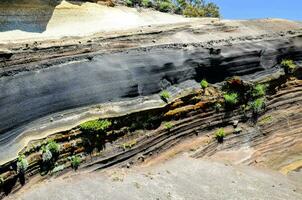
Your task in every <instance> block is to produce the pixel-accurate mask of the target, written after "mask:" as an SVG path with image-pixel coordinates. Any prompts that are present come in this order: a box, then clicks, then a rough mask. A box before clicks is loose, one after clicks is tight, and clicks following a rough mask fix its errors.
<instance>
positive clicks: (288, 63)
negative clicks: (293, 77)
mask: <svg viewBox="0 0 302 200" xmlns="http://www.w3.org/2000/svg"><path fill="white" fill-rule="evenodd" d="M281 66H282V67H283V68H284V70H285V73H292V72H293V71H294V70H295V68H296V67H297V65H296V64H295V63H294V61H293V60H289V59H283V60H282V61H281Z"/></svg>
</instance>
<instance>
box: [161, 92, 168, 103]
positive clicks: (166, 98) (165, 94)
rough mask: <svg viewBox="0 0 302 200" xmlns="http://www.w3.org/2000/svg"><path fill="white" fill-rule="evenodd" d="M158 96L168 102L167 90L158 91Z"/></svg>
mask: <svg viewBox="0 0 302 200" xmlns="http://www.w3.org/2000/svg"><path fill="white" fill-rule="evenodd" d="M160 97H161V99H162V100H163V101H165V102H168V99H169V98H170V93H169V92H168V91H167V90H163V91H162V92H161V93H160Z"/></svg>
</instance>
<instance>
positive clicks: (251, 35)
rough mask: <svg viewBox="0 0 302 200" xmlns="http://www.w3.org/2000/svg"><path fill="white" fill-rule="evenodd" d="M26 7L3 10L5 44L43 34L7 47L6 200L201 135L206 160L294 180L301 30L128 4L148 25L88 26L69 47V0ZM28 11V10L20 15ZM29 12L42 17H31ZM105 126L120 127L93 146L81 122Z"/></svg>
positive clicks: (1, 59) (0, 79)
mask: <svg viewBox="0 0 302 200" xmlns="http://www.w3.org/2000/svg"><path fill="white" fill-rule="evenodd" d="M14 2H16V3H14ZM14 2H13V3H11V1H3V2H1V3H0V10H3V11H5V12H1V13H4V17H1V19H0V22H1V23H0V30H1V32H0V36H3V38H7V37H8V34H10V33H13V34H16V32H15V31H14V30H15V29H18V30H22V31H26V32H35V33H24V34H23V36H20V37H19V38H17V39H16V40H15V41H14V42H12V40H10V42H7V41H4V40H3V41H2V44H1V49H0V66H1V71H0V89H1V94H0V105H1V107H0V151H1V154H0V163H1V166H0V177H1V190H0V192H1V195H2V196H3V197H4V195H5V194H9V193H10V192H11V191H16V190H17V189H19V188H20V187H21V185H22V184H24V183H25V182H28V181H30V179H31V178H32V177H40V178H41V177H42V178H43V177H44V178H45V177H46V178H47V177H49V176H51V175H52V174H53V173H54V169H58V167H59V166H61V167H62V169H60V170H59V171H62V172H61V173H63V172H68V171H70V170H71V168H70V167H71V166H72V165H73V164H72V163H73V161H72V160H71V159H72V158H75V156H78V157H79V158H81V162H82V164H81V165H80V167H79V169H80V170H85V171H87V170H88V171H95V170H100V169H104V168H107V167H109V166H113V165H121V166H128V167H129V166H131V165H132V164H135V163H138V162H143V161H144V160H145V159H147V158H148V157H151V158H153V157H155V156H156V155H157V154H158V153H161V152H163V151H165V150H167V149H170V148H172V147H173V146H175V145H176V144H179V143H181V142H182V141H184V140H187V139H192V138H193V139H196V138H198V139H199V140H201V141H203V142H201V143H200V144H198V147H196V149H195V152H194V153H193V154H192V156H193V157H196V158H201V157H210V158H211V159H218V160H221V159H222V160H228V161H230V162H233V163H237V164H238V163H241V164H245V165H252V166H264V167H267V168H270V169H274V170H278V171H281V172H283V173H285V174H288V173H291V172H292V171H294V170H298V169H299V168H301V166H302V164H301V152H302V146H301V140H302V137H301V128H302V127H301V123H300V122H301V114H300V113H301V112H300V111H301V106H300V103H301V100H302V99H301V96H302V95H301V87H302V82H301V69H300V68H299V66H300V65H301V62H302V34H301V33H302V32H301V31H302V25H301V24H299V23H297V22H292V21H287V20H281V19H263V20H250V21H229V20H218V19H190V18H181V17H180V16H169V17H170V18H169V20H167V19H164V20H163V21H160V20H159V21H157V22H155V21H152V20H150V19H148V16H149V15H148V14H142V13H138V12H137V11H135V10H134V9H129V8H123V7H122V8H114V9H117V10H116V11H115V12H119V11H118V10H119V9H120V10H124V11H127V12H128V15H129V16H133V15H134V14H133V13H135V15H136V16H141V17H142V19H141V21H139V22H137V21H136V24H134V25H129V26H125V27H126V29H125V27H122V28H124V29H122V30H120V31H117V30H116V28H117V27H114V26H111V27H112V29H110V31H108V32H99V31H100V29H99V28H96V29H91V30H92V31H93V32H94V33H93V34H92V33H90V35H87V32H85V30H83V34H82V37H75V35H72V33H70V32H67V33H66V35H67V36H69V37H64V38H60V39H57V37H60V36H62V34H64V33H65V32H64V29H62V32H60V33H59V34H58V33H56V32H53V33H51V31H49V30H47V26H48V25H47V24H48V23H50V22H49V21H50V20H51V18H52V17H53V12H55V11H56V6H58V5H59V3H60V2H57V1H27V2H24V1H18V0H15V1H14ZM70 3H73V2H70ZM32 5H38V6H32ZM63 5H68V6H71V5H70V4H69V3H66V2H63ZM88 5H90V4H89V3H88ZM27 6H29V8H28V7H27ZM61 6H62V5H61ZM95 6H96V8H95V9H105V8H104V7H103V6H101V5H95ZM16 7H19V9H21V10H18V13H21V14H20V15H16V16H14V17H10V16H11V13H15V12H16V10H17V9H16ZM80 7H81V6H80ZM59 9H60V8H59ZM61 9H62V8H61ZM74 9H75V10H76V8H74ZM78 9H79V10H81V8H78ZM108 9H113V8H108ZM23 11H24V12H25V13H26V12H29V11H30V13H31V15H27V16H28V18H24V15H22V12H23ZM59 12H61V13H60V14H61V15H63V14H64V11H63V10H60V11H59ZM66 12H67V14H68V12H70V11H66ZM104 12H106V10H104ZM146 12H147V13H148V12H151V14H153V13H152V12H154V11H146ZM154 13H155V12H154ZM151 14H150V15H151ZM125 15H127V14H125ZM161 15H162V14H158V16H161ZM39 16H43V17H42V18H40V17H39ZM97 17H100V16H97ZM54 18H55V17H54ZM36 20H37V21H38V23H37V21H36ZM119 20H121V19H119ZM28 21H30V22H32V23H30V25H29V24H28V23H27V22H28ZM54 21H55V20H54ZM113 21H114V19H113ZM57 22H59V20H57ZM60 23H61V22H60ZM62 23H63V22H62ZM134 27H136V28H134ZM50 29H51V27H50ZM80 31H81V30H80ZM80 31H79V32H80ZM40 32H41V33H40ZM42 32H43V33H42ZM38 33H39V34H40V35H37V34H38ZM20 34H21V33H20ZM21 35H22V34H21ZM22 37H23V38H22ZM28 38H31V39H28ZM0 40H1V39H0ZM285 59H290V60H293V62H294V63H295V65H297V68H296V69H295V70H294V72H293V73H290V74H289V73H284V68H283V67H282V64H281V62H282V61H283V60H285ZM202 79H206V80H207V81H208V82H209V83H210V86H209V87H207V88H206V89H201V88H200V84H199V83H200V81H201V80H202ZM226 80H229V81H226ZM236 81H237V82H238V85H236V87H235V88H236V92H238V93H239V94H240V95H242V96H241V97H242V99H240V100H239V103H238V105H236V106H235V107H233V108H232V109H230V108H228V107H227V106H226V103H225V102H224V98H223V94H224V93H225V92H226V91H225V90H224V86H225V85H227V84H234V83H237V82H236ZM258 83H261V84H266V85H267V88H268V89H267V93H266V95H265V98H266V99H267V100H266V103H265V108H263V109H261V112H259V113H255V112H254V111H253V110H252V109H251V108H250V109H245V108H246V107H244V106H248V105H250V101H251V99H249V98H251V97H250V94H249V91H250V89H251V88H253V87H255V86H256V85H257V84H258ZM237 89H238V91H237ZM239 89H240V90H239ZM163 90H167V91H168V92H169V93H170V97H169V98H166V99H164V100H165V101H166V102H167V103H165V102H164V101H163V100H162V98H161V97H160V93H161V91H163ZM246 94H247V95H246ZM218 104H219V105H221V106H222V107H221V108H217V105H218ZM224 105H225V106H224ZM97 119H102V120H105V119H106V120H108V121H109V122H110V124H111V125H110V127H109V128H108V129H106V130H102V131H100V132H99V133H98V134H97V138H98V139H97V138H93V139H91V138H89V137H92V136H89V134H88V136H87V133H86V132H85V131H83V128H81V124H83V123H84V122H87V121H89V120H97ZM221 127H225V132H226V137H225V138H224V142H223V143H222V144H220V143H218V142H217V140H216V138H215V131H216V129H218V128H221ZM93 137H94V136H93ZM100 138H101V139H100ZM49 141H55V142H56V143H58V144H59V145H60V153H59V155H57V157H53V158H51V159H55V160H52V161H53V162H54V163H52V164H51V166H50V167H49V166H48V167H47V169H46V168H45V159H44V158H43V152H44V150H43V147H45V146H47V144H48V142H49ZM91 141H99V143H91ZM87 142H88V143H87ZM18 154H19V155H24V156H25V158H24V159H26V160H27V162H28V167H27V168H26V170H25V173H24V177H23V178H25V179H24V181H25V182H24V181H23V182H22V181H19V179H21V178H20V173H18V170H17V169H18V166H17V163H18V161H17V157H18ZM91 158H93V159H91ZM19 162H20V158H19ZM41 173H42V174H43V176H40V175H39V174H41Z"/></svg>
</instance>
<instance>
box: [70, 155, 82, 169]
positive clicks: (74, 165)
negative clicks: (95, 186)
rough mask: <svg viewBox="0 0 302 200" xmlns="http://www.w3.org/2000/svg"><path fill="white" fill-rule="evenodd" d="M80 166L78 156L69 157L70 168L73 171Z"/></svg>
mask: <svg viewBox="0 0 302 200" xmlns="http://www.w3.org/2000/svg"><path fill="white" fill-rule="evenodd" d="M80 164H81V158H80V157H79V156H72V157H71V167H72V168H73V169H74V170H77V169H78V168H79V166H80Z"/></svg>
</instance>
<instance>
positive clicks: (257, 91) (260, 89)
mask: <svg viewBox="0 0 302 200" xmlns="http://www.w3.org/2000/svg"><path fill="white" fill-rule="evenodd" d="M266 88H267V86H266V85H264V84H257V85H256V86H254V88H253V90H252V96H253V97H263V96H265V95H266Z"/></svg>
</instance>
